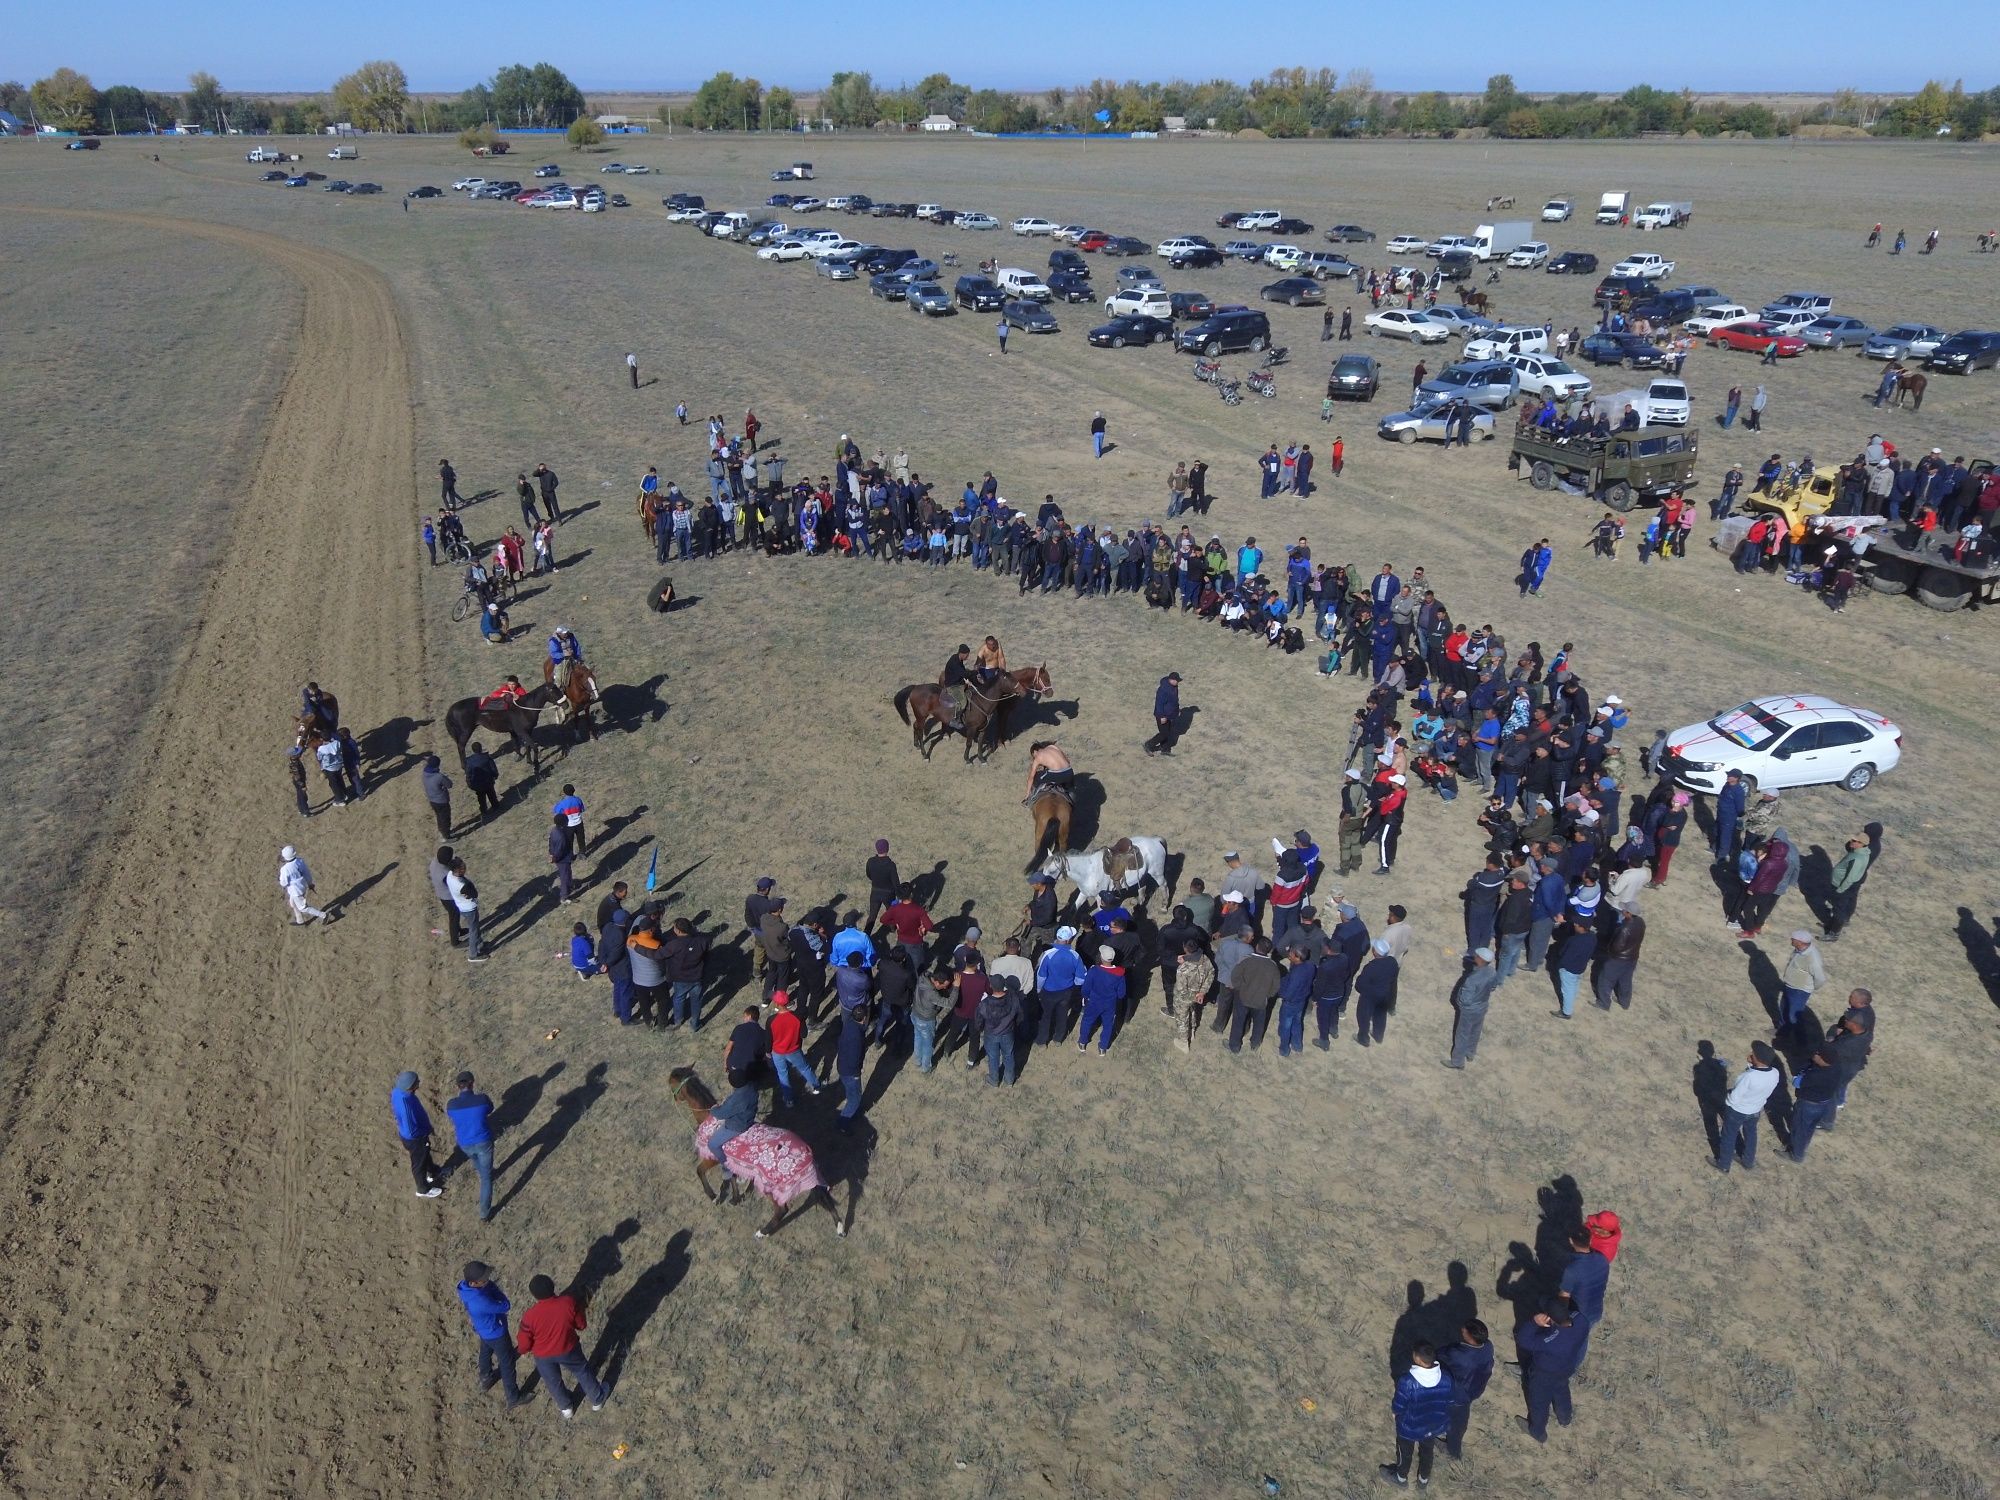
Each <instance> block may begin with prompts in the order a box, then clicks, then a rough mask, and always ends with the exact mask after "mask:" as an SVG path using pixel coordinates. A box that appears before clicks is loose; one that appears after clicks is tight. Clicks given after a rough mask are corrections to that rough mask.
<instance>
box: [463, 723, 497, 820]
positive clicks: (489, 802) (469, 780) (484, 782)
mask: <svg viewBox="0 0 2000 1500" xmlns="http://www.w3.org/2000/svg"><path fill="white" fill-rule="evenodd" d="M465 784H466V785H467V786H469V787H471V788H472V795H473V798H474V799H475V800H476V801H477V802H478V804H479V819H480V821H481V822H482V823H483V822H485V821H486V819H488V818H490V817H495V816H498V814H499V812H500V790H499V788H500V766H499V764H498V762H496V761H495V760H494V759H493V757H492V756H490V755H488V754H487V753H486V747H485V746H484V745H482V744H480V743H479V742H478V741H477V740H474V741H473V743H472V749H471V751H470V752H469V753H468V754H467V755H466V757H465Z"/></svg>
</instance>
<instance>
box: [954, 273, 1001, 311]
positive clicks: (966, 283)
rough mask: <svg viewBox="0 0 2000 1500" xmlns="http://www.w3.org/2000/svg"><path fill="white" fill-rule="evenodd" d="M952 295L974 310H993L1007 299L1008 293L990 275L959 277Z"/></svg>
mask: <svg viewBox="0 0 2000 1500" xmlns="http://www.w3.org/2000/svg"><path fill="white" fill-rule="evenodd" d="M952 296H953V298H954V300H956V301H957V303H958V305H959V306H960V307H969V308H971V309H972V310H973V311H974V312H992V311H994V310H995V309H997V308H999V307H1001V306H1003V305H1004V304H1005V303H1006V301H1007V294H1006V293H1005V292H1003V291H1001V290H1000V287H999V284H998V283H997V282H995V281H994V280H993V278H992V277H990V276H961V277H959V278H958V283H957V285H956V286H954V287H953V288H952Z"/></svg>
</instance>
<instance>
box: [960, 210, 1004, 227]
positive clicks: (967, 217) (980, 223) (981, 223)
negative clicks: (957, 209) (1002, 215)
mask: <svg viewBox="0 0 2000 1500" xmlns="http://www.w3.org/2000/svg"><path fill="white" fill-rule="evenodd" d="M958 227H959V228H960V229H998V228H999V227H1000V221H999V220H998V219H996V218H994V217H993V215H991V214H982V213H969V214H960V215H959V216H958Z"/></svg>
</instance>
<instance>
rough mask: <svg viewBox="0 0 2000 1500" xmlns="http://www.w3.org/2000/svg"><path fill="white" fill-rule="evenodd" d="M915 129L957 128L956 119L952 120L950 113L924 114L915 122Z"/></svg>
mask: <svg viewBox="0 0 2000 1500" xmlns="http://www.w3.org/2000/svg"><path fill="white" fill-rule="evenodd" d="M917 129H919V130H956V129H958V121H956V120H954V119H953V118H952V117H951V116H950V115H925V116H924V117H923V119H922V120H920V121H918V122H917Z"/></svg>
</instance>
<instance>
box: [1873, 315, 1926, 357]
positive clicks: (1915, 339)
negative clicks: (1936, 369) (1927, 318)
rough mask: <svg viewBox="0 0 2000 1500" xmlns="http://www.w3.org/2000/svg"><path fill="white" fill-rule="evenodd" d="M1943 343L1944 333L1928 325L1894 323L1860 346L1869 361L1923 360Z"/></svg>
mask: <svg viewBox="0 0 2000 1500" xmlns="http://www.w3.org/2000/svg"><path fill="white" fill-rule="evenodd" d="M1944 341H1945V331H1944V330H1943V329H1942V328H1933V327H1931V325H1930V324H1928V323H1896V324H1893V325H1892V326H1890V327H1888V328H1885V329H1883V330H1882V331H1881V332H1880V333H1878V334H1876V335H1875V336H1874V337H1873V338H1871V339H1869V340H1868V342H1867V343H1865V344H1863V345H1862V346H1861V352H1862V353H1863V354H1865V355H1866V356H1867V357H1868V358H1870V359H1923V358H1925V357H1927V356H1928V355H1930V354H1931V353H1932V352H1933V351H1935V350H1936V348H1937V346H1938V345H1939V344H1942V343H1943V342H1944Z"/></svg>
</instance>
